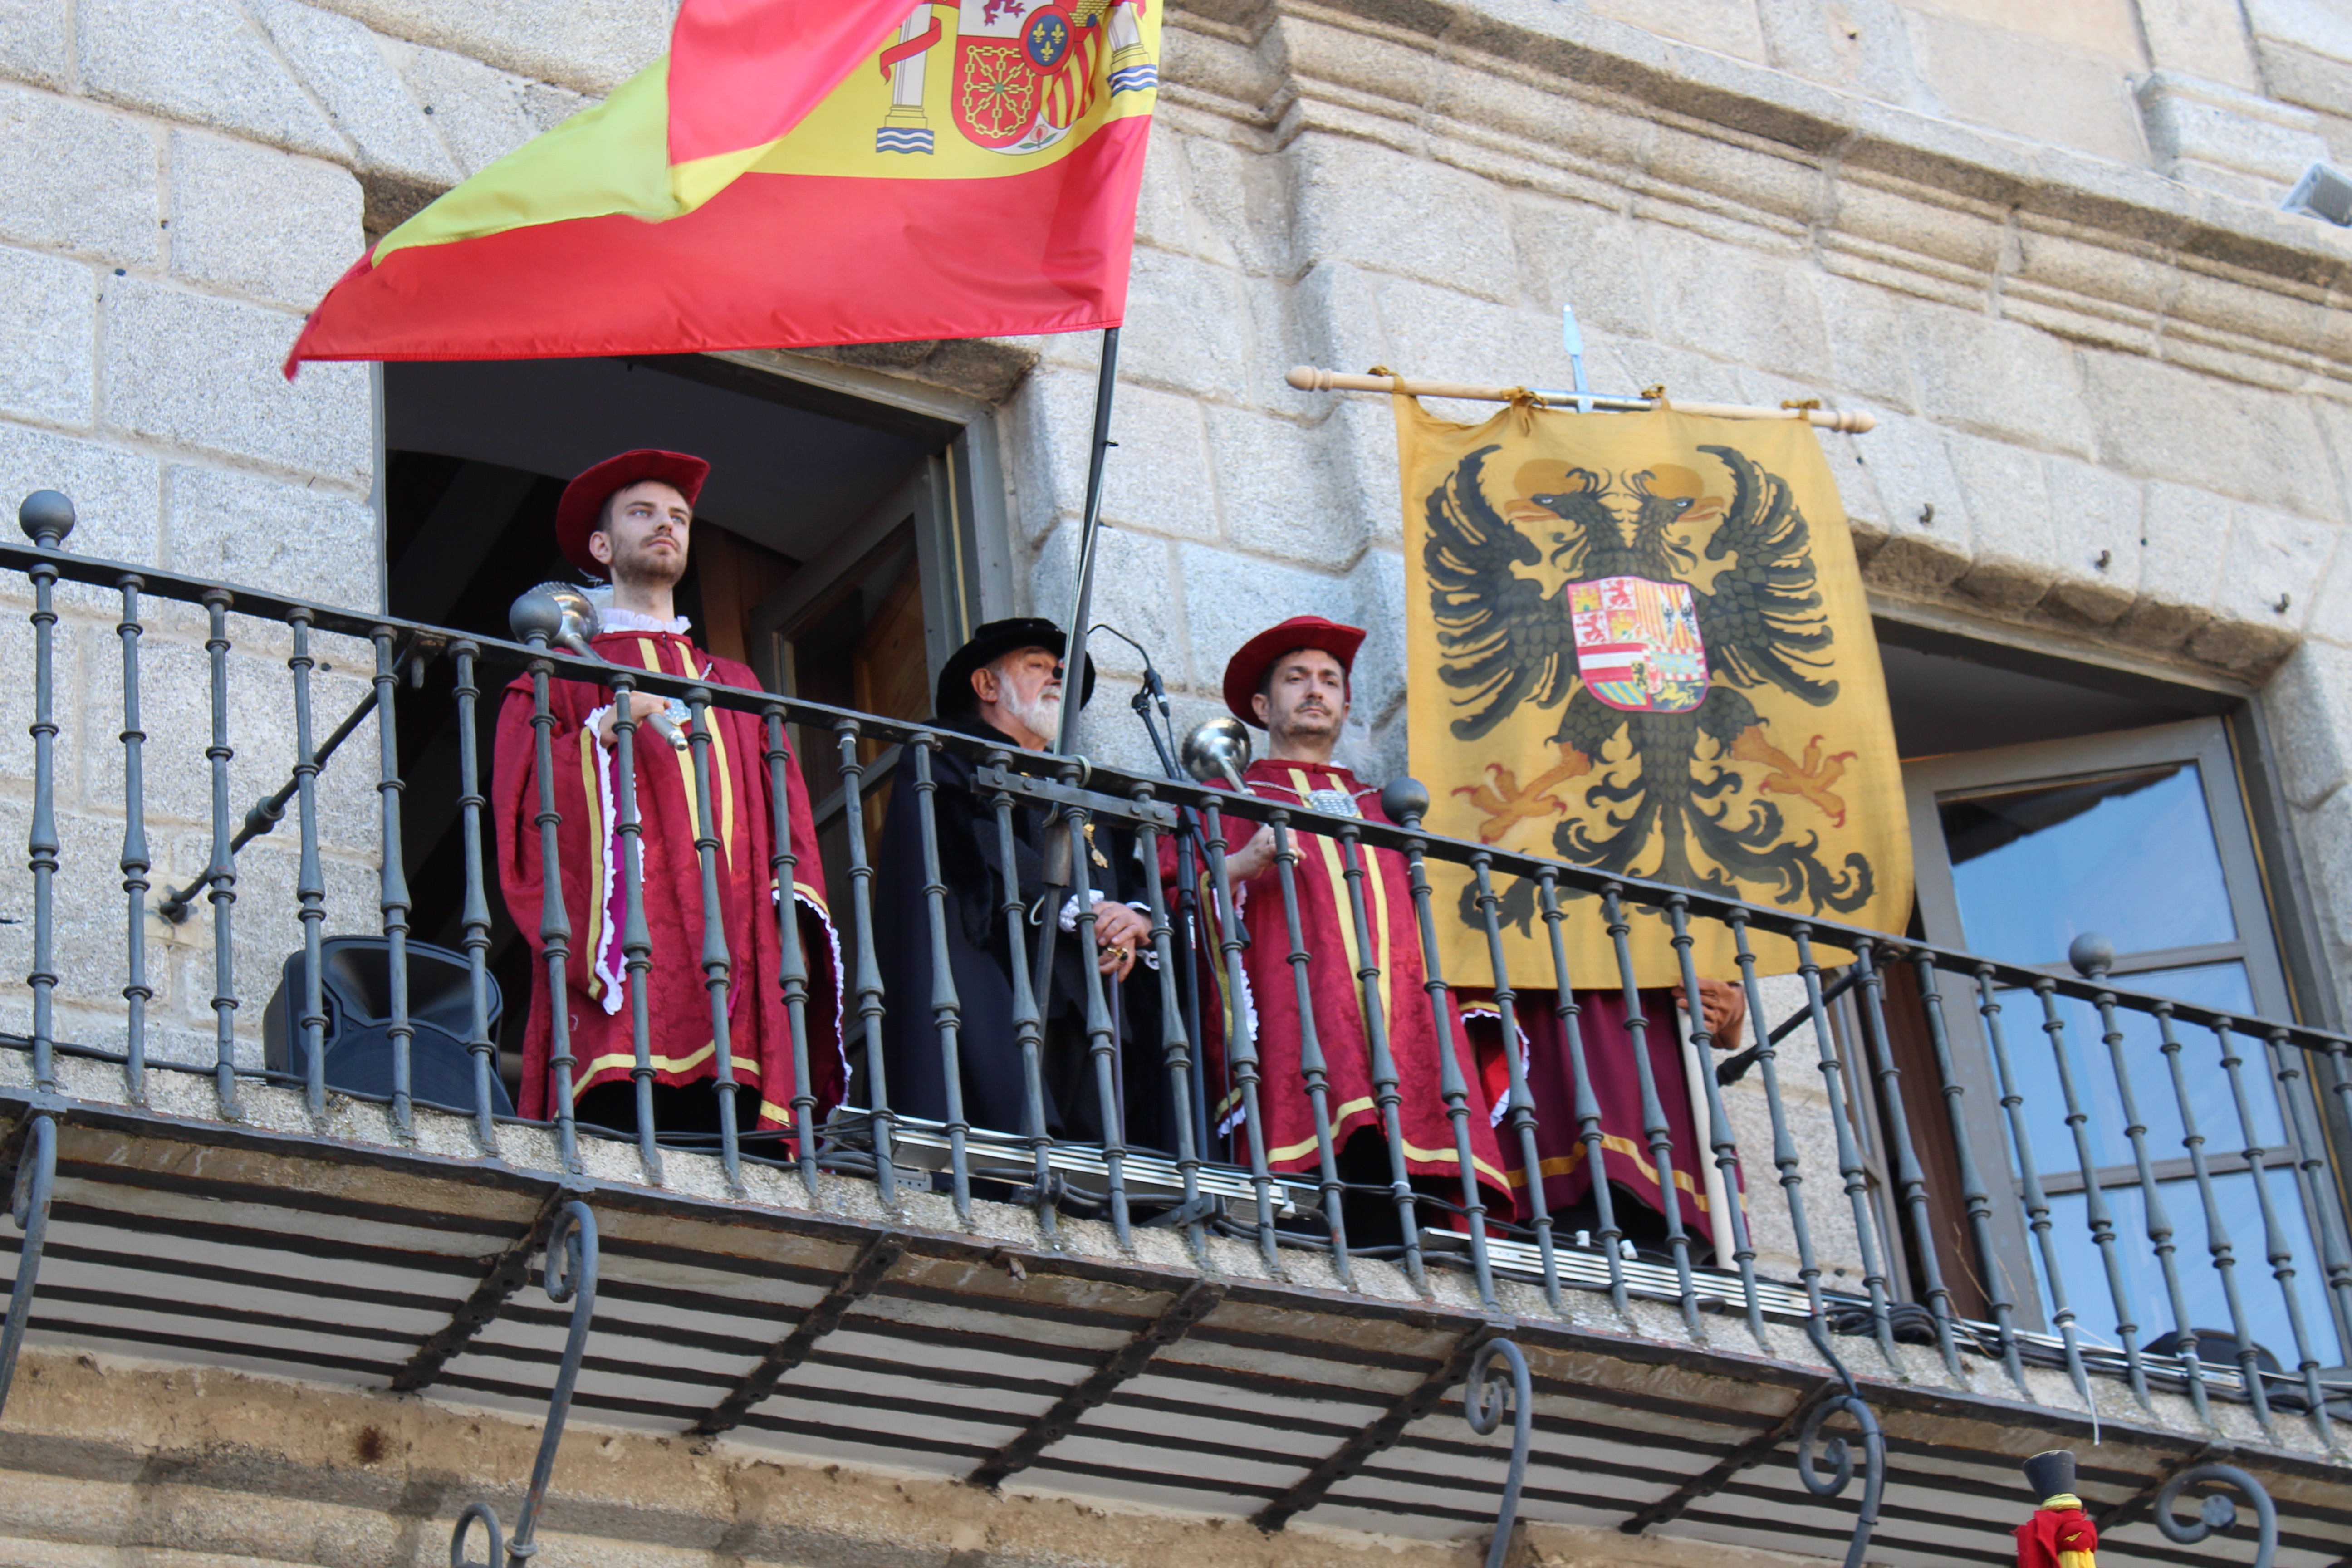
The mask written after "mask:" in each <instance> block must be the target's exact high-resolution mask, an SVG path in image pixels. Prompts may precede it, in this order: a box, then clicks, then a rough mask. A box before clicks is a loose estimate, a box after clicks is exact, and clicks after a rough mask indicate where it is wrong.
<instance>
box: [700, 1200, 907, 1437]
mask: <svg viewBox="0 0 2352 1568" xmlns="http://www.w3.org/2000/svg"><path fill="white" fill-rule="evenodd" d="M906 1250H907V1237H904V1236H901V1235H899V1234H898V1232H896V1231H888V1230H886V1231H883V1232H881V1233H880V1234H879V1235H877V1236H876V1237H874V1239H873V1240H871V1241H869V1242H867V1243H866V1247H865V1249H864V1250H863V1251H861V1252H859V1253H858V1255H857V1258H856V1261H854V1262H852V1263H851V1264H850V1266H849V1268H848V1270H847V1271H846V1272H845V1273H844V1274H843V1275H842V1277H841V1278H840V1279H836V1280H835V1281H834V1285H833V1289H830V1290H827V1291H826V1292H825V1293H824V1296H823V1297H821V1298H819V1299H818V1300H817V1303H816V1305H815V1306H814V1307H811V1308H810V1309H809V1310H808V1312H807V1313H806V1315H805V1316H803V1318H802V1319H801V1321H799V1322H798V1323H795V1324H794V1325H793V1331H792V1332H791V1333H789V1334H786V1335H785V1336H784V1337H783V1338H782V1339H781V1340H778V1341H777V1342H775V1344H774V1345H773V1346H772V1348H771V1349H770V1350H769V1352H768V1353H767V1354H766V1355H764V1356H762V1357H761V1358H760V1364H759V1365H757V1366H755V1367H753V1368H752V1369H751V1371H750V1372H747V1373H744V1374H743V1380H742V1381H741V1382H740V1383H738V1384H736V1385H735V1387H734V1388H733V1390H732V1391H731V1392H730V1393H729V1394H728V1395H727V1397H726V1398H724V1399H722V1400H720V1401H719V1403H718V1404H717V1405H713V1406H711V1408H710V1411H709V1414H707V1415H704V1416H703V1417H702V1419H701V1420H699V1421H697V1422H696V1423H695V1424H694V1425H693V1426H689V1427H688V1428H687V1429H686V1430H687V1435H688V1436H690V1437H699V1438H703V1439H706V1440H707V1439H709V1438H712V1437H716V1436H719V1434H720V1433H721V1432H725V1431H727V1430H729V1429H730V1428H731V1427H733V1426H737V1425H738V1424H739V1423H740V1422H741V1421H742V1419H743V1417H744V1415H746V1414H747V1413H749V1412H750V1410H751V1406H753V1405H757V1404H759V1403H760V1401H761V1400H763V1399H765V1398H767V1397H768V1396H769V1395H770V1394H773V1393H775V1392H776V1384H780V1383H782V1381H783V1380H784V1374H785V1373H788V1372H790V1371H792V1370H793V1368H794V1367H796V1366H798V1365H800V1364H801V1363H803V1362H804V1361H806V1360H808V1357H809V1352H811V1351H813V1350H814V1349H815V1348H816V1342H817V1341H819V1340H821V1339H823V1338H824V1336H825V1335H827V1334H829V1333H831V1332H833V1331H834V1330H835V1329H837V1328H839V1327H840V1326H841V1320H842V1319H843V1318H844V1317H845V1316H846V1315H847V1313H848V1311H849V1309H850V1308H852V1307H854V1306H856V1305H857V1303H858V1302H860V1301H862V1300H865V1299H866V1297H868V1296H870V1295H872V1294H873V1293H874V1288H875V1287H876V1286H877V1285H879V1284H881V1283H882V1278H883V1276H884V1275H886V1274H887V1273H889V1272H890V1269H891V1267H892V1266H893V1265H894V1264H896V1263H897V1262H898V1258H899V1257H900V1256H901V1255H902V1254H903V1253H905V1251H906Z"/></svg>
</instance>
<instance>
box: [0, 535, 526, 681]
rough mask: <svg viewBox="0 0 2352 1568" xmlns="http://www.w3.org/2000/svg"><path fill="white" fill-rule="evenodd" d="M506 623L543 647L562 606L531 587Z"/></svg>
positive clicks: (519, 635) (519, 637)
mask: <svg viewBox="0 0 2352 1568" xmlns="http://www.w3.org/2000/svg"><path fill="white" fill-rule="evenodd" d="M27 504H30V503H27ZM507 625H508V626H509V628H511V629H512V630H513V632H514V635H515V640H516V641H517V642H526V643H536V644H538V645H539V646H541V647H545V646H546V645H547V644H549V643H551V642H553V641H554V640H555V637H556V634H557V633H559V632H561V631H562V629H563V606H562V605H559V604H557V603H556V602H555V596H554V595H551V594H550V593H548V592H547V591H546V590H545V589H543V588H533V589H531V590H530V592H529V593H527V594H525V595H522V596H521V597H520V598H519V599H517V600H516V601H515V602H514V604H513V605H512V606H511V607H510V608H509V609H508V611H507Z"/></svg>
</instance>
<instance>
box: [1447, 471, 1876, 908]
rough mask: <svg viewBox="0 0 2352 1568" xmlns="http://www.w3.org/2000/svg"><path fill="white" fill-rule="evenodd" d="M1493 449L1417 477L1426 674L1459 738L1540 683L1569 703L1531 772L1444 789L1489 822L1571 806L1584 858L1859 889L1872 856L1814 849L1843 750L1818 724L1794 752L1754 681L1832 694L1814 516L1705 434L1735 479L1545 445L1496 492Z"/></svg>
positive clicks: (1555, 837)
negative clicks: (1439, 473)
mask: <svg viewBox="0 0 2352 1568" xmlns="http://www.w3.org/2000/svg"><path fill="white" fill-rule="evenodd" d="M1500 449H1501V448H1500V447H1496V446H1492V445H1489V446H1486V447H1480V448H1478V449H1477V450H1475V451H1473V452H1471V453H1470V454H1469V455H1468V456H1466V457H1465V458H1463V459H1462V461H1461V462H1460V463H1459V464H1458V465H1457V466H1456V467H1455V468H1454V472H1453V474H1452V475H1451V477H1450V478H1448V479H1446V480H1445V482H1444V484H1442V485H1441V486H1440V487H1439V488H1438V489H1435V490H1434V491H1433V492H1432V493H1430V495H1429V497H1428V502H1427V510H1426V518H1425V521H1426V523H1427V533H1426V536H1425V538H1424V539H1423V548H1422V564H1423V568H1424V570H1425V572H1426V574H1427V577H1428V584H1429V595H1430V607H1431V610H1432V612H1433V616H1434V619H1435V623H1436V627H1437V644H1438V651H1439V655H1440V661H1439V666H1438V676H1439V679H1441V680H1442V681H1443V682H1444V684H1445V685H1446V686H1447V687H1448V688H1451V689H1453V690H1454V691H1455V692H1457V693H1459V695H1458V696H1456V697H1455V698H1454V700H1453V705H1454V707H1456V708H1458V709H1460V710H1463V711H1462V712H1461V714H1460V716H1459V717H1457V718H1455V719H1454V720H1453V721H1452V722H1451V729H1452V731H1453V733H1454V736H1455V737H1456V738H1457V739H1459V740H1464V741H1475V740H1479V739H1482V738H1484V737H1486V736H1487V735H1488V734H1490V733H1491V732H1492V731H1494V730H1495V729H1496V726H1497V725H1499V724H1501V723H1503V722H1504V721H1506V720H1507V719H1508V718H1509V717H1510V716H1511V715H1512V714H1514V713H1516V712H1517V711H1518V710H1520V708H1521V707H1522V706H1523V705H1524V704H1527V703H1528V702H1533V703H1534V704H1535V705H1536V707H1537V708H1538V709H1550V708H1558V709H1559V710H1560V718H1559V729H1558V731H1556V732H1555V733H1554V734H1553V735H1552V736H1551V743H1552V744H1553V745H1554V746H1556V747H1557V748H1558V752H1559V755H1558V759H1557V761H1555V762H1552V763H1550V764H1549V766H1547V767H1546V768H1544V770H1543V771H1542V772H1540V773H1538V774H1536V775H1535V776H1533V777H1531V778H1528V779H1527V780H1526V781H1525V782H1522V781H1521V780H1520V779H1519V778H1518V776H1517V773H1515V772H1514V770H1512V769H1511V768H1509V767H1507V766H1505V765H1504V764H1502V763H1487V764H1486V769H1485V772H1486V782H1484V783H1482V784H1476V785H1475V786H1472V787H1469V788H1465V789H1461V790H1456V791H1455V792H1454V793H1455V794H1456V795H1461V796H1464V797H1465V798H1467V799H1468V800H1469V801H1470V803H1471V804H1472V805H1474V806H1475V807H1476V808H1477V810H1478V811H1479V812H1480V813H1482V814H1483V816H1484V820H1483V822H1481V824H1480V825H1479V836H1480V837H1481V838H1482V839H1484V840H1485V841H1486V842H1487V843H1490V844H1491V843H1498V842H1501V841H1502V839H1503V838H1504V837H1505V836H1507V835H1508V834H1510V833H1512V832H1513V830H1514V829H1516V828H1517V827H1519V826H1521V825H1522V824H1526V823H1530V822H1535V821H1538V820H1541V819H1544V818H1549V817H1552V816H1561V817H1564V818H1566V820H1564V821H1561V822H1559V823H1558V824H1556V825H1555V826H1554V827H1553V830H1552V847H1553V848H1554V849H1555V850H1556V851H1557V852H1558V853H1559V855H1560V856H1561V858H1565V859H1568V860H1570V861H1574V862H1576V863H1579V864H1581V865H1587V866H1593V867H1597V868H1601V869H1604V870H1609V871H1614V872H1618V873H1621V874H1624V875H1633V876H1643V877H1650V878H1654V879H1658V880H1660V881H1664V882H1671V883H1674V884H1676V885H1678V886H1682V887H1689V888H1698V889H1707V890H1710V891H1716V892H1721V893H1726V894H1733V895H1737V896H1743V897H1754V896H1756V895H1758V894H1759V893H1763V894H1768V895H1769V897H1771V898H1772V899H1773V900H1776V901H1778V902H1780V903H1784V904H1804V905H1808V906H1810V907H1811V909H1812V910H1815V911H1820V910H1824V909H1826V910H1834V911H1837V912H1839V913H1851V912H1852V911H1853V910H1859V909H1860V908H1862V906H1863V905H1864V903H1866V902H1868V901H1869V900H1870V898H1871V895H1872V891H1873V885H1874V877H1873V874H1872V868H1871V864H1870V861H1869V859H1868V858H1866V857H1865V856H1864V855H1862V854H1859V853H1849V854H1847V855H1845V856H1844V857H1843V863H1842V864H1840V865H1837V866H1832V865H1830V864H1828V863H1826V862H1825V860H1824V858H1823V855H1822V832H1821V830H1822V828H1823V827H1830V828H1838V827H1843V826H1844V824H1845V815H1846V807H1845V803H1844V801H1843V800H1842V799H1841V798H1840V797H1839V795H1837V794H1836V793H1835V789H1834V786H1835V785H1836V784H1837V782H1838V779H1839V777H1840V775H1841V774H1842V773H1843V772H1844V770H1845V765H1846V763H1849V762H1851V761H1852V760H1853V752H1838V753H1834V754H1824V752H1823V750H1822V744H1821V741H1820V738H1819V737H1818V736H1816V737H1814V739H1813V741H1812V742H1811V744H1810V745H1808V746H1806V747H1805V748H1804V749H1803V751H1802V752H1801V755H1798V756H1793V757H1792V756H1791V755H1790V754H1789V752H1787V751H1786V750H1784V749H1782V747H1781V746H1780V745H1779V744H1778V743H1777V742H1776V741H1775V739H1774V738H1773V737H1772V736H1771V735H1769V733H1768V732H1767V731H1768V729H1769V726H1768V724H1767V722H1766V721H1764V720H1763V719H1761V718H1760V717H1759V714H1758V713H1757V710H1756V707H1755V705H1754V704H1753V703H1752V702H1751V701H1750V700H1748V696H1747V695H1746V694H1747V693H1748V692H1750V691H1756V690H1758V689H1760V688H1763V687H1766V686H1768V685H1769V686H1772V687H1777V688H1779V689H1781V690H1783V691H1786V692H1788V693H1790V695H1791V696H1793V697H1795V698H1797V699H1798V700H1801V701H1803V702H1805V703H1807V704H1809V705H1811V706H1812V707H1815V708H1826V707H1828V706H1829V704H1830V703H1832V701H1833V700H1835V699H1836V697H1837V694H1838V682H1837V680H1836V679H1834V678H1833V677H1832V674H1831V673H1830V671H1831V668H1832V645H1833V643H1834V641H1835V638H1834V635H1833V633H1832V627H1831V626H1830V623H1829V619H1828V616H1826V614H1825V613H1824V611H1823V608H1822V594H1821V592H1820V587H1819V584H1818V581H1817V577H1816V574H1815V570H1814V563H1813V556H1812V545H1811V532H1810V530H1809V529H1808V528H1807V525H1806V522H1805V518H1804V515H1803V513H1802V512H1801V510H1799V509H1798V507H1797V504H1796V500H1795V498H1794V495H1793V494H1792V492H1791V490H1790V487H1789V485H1788V484H1787V483H1786V482H1785V481H1783V480H1782V479H1780V478H1778V477H1776V476H1775V475H1773V474H1770V473H1768V472H1766V471H1765V470H1764V469H1763V468H1760V467H1759V466H1758V465H1757V464H1756V463H1755V462H1753V461H1751V460H1750V459H1749V458H1747V457H1746V456H1744V455H1743V454H1742V453H1740V452H1739V451H1738V449H1736V448H1734V447H1721V446H1707V447H1699V448H1698V450H1699V451H1701V452H1703V453H1705V454H1706V455H1707V456H1708V457H1711V458H1715V459H1717V461H1718V462H1720V463H1721V464H1722V465H1723V468H1724V469H1725V470H1726V471H1727V475H1728V478H1729V481H1730V483H1729V493H1728V495H1717V494H1715V493H1711V492H1710V490H1709V489H1708V486H1707V483H1706V479H1704V478H1703V477H1702V476H1701V475H1700V474H1699V473H1697V472H1696V471H1695V470H1693V469H1691V468H1684V467H1681V466H1679V465H1670V464H1659V465H1654V466H1653V467H1650V468H1643V469H1641V470H1640V471H1638V472H1629V473H1623V474H1611V473H1604V472H1596V471H1594V470H1593V469H1591V468H1579V467H1574V466H1571V465H1570V464H1568V463H1565V462H1561V461H1559V460H1556V459H1554V460H1546V461H1536V462H1530V463H1528V464H1527V465H1526V466H1525V467H1524V468H1521V469H1520V471H1519V472H1518V474H1517V476H1516V477H1517V485H1516V486H1515V487H1514V488H1515V489H1516V491H1517V497H1518V498H1519V499H1517V500H1514V501H1512V502H1511V503H1509V504H1507V507H1506V508H1505V509H1503V510H1497V509H1496V506H1495V505H1494V503H1493V502H1491V501H1490V500H1488V499H1487V491H1486V472H1485V468H1486V459H1487V458H1489V457H1490V456H1491V455H1493V454H1494V453H1496V452H1497V451H1499V450H1500ZM1579 781H1589V782H1583V783H1580V782H1579ZM1573 794H1580V799H1578V800H1576V801H1575V802H1574V803H1573V805H1572V804H1571V801H1570V798H1568V797H1569V796H1570V795H1573ZM1774 796H1779V797H1782V798H1784V799H1786V800H1787V802H1788V806H1787V809H1786V810H1785V811H1784V810H1783V807H1782V805H1781V804H1780V800H1776V799H1774V798H1771V797H1774ZM1807 818H1811V820H1810V821H1808V820H1806V819H1807Z"/></svg>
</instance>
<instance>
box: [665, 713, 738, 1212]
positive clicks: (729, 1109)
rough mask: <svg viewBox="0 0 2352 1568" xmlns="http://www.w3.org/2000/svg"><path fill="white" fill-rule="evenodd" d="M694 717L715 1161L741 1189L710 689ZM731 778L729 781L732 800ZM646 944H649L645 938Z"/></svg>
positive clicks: (731, 1185)
mask: <svg viewBox="0 0 2352 1568" xmlns="http://www.w3.org/2000/svg"><path fill="white" fill-rule="evenodd" d="M686 701H687V707H688V710H690V711H691V713H692V715H693V723H692V724H691V726H690V727H689V728H688V731H687V750H688V754H689V755H690V756H692V758H693V759H694V805H695V810H696V811H697V812H698V814H699V815H698V816H697V817H696V819H695V834H694V850H695V855H696V857H697V858H698V859H699V860H700V861H701V862H702V984H703V988H704V989H705V990H707V991H708V992H709V994H710V1044H711V1047H712V1052H713V1055H714V1056H715V1058H716V1059H717V1076H716V1077H715V1079H713V1081H712V1085H711V1087H712V1089H714V1090H715V1091H716V1092H717V1094H718V1096H719V1168H720V1170H721V1171H722V1172H723V1173H725V1174H726V1177H727V1186H728V1189H729V1190H730V1192H733V1193H736V1194H741V1193H742V1191H743V1151H742V1147H741V1144H740V1129H739V1128H738V1127H737V1126H736V1123H735V1097H736V1095H737V1094H739V1093H740V1092H741V1088H742V1086H741V1085H740V1084H739V1083H737V1082H736V1080H735V1050H734V1041H733V1039H732V1037H731V1032H730V1029H729V1028H728V1022H729V1020H728V1016H727V994H728V990H729V987H730V984H731V983H732V981H733V978H734V973H735V964H734V960H733V959H732V958H731V957H730V955H729V953H728V951H727V910H726V905H725V903H724V902H723V901H722V900H721V899H720V898H719V855H720V854H721V853H722V851H724V852H729V853H731V852H732V846H731V845H721V844H720V842H719V828H720V826H721V824H720V821H719V814H718V812H717V810H716V806H717V805H718V800H717V797H716V795H715V794H714V792H713V790H712V788H711V781H710V742H711V738H712V736H713V735H714V734H716V733H717V729H718V726H717V723H716V721H714V720H713V719H712V718H711V714H710V692H709V689H707V688H705V687H700V686H698V687H695V688H693V689H691V690H689V691H688V693H687V694H686ZM732 788H733V784H732V782H731V781H730V784H729V789H730V796H729V799H730V804H731V801H732V798H733V796H732V794H731V791H732ZM648 945H650V944H648Z"/></svg>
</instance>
